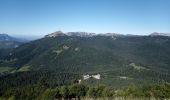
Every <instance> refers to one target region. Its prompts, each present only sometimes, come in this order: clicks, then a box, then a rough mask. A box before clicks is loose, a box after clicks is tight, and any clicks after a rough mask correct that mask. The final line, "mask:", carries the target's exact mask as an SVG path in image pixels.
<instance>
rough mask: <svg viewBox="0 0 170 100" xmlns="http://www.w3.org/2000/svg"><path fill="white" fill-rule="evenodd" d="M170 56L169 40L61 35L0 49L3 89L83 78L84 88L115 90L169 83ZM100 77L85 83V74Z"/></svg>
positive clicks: (56, 83)
mask: <svg viewBox="0 0 170 100" xmlns="http://www.w3.org/2000/svg"><path fill="white" fill-rule="evenodd" d="M5 36H6V35H5ZM7 37H8V36H7ZM12 39H13V38H12ZM1 40H3V41H8V40H9V39H8V38H1ZM14 40H15V39H14ZM169 55H170V37H169V36H162V35H156V36H155V35H154V36H153V35H148V36H138V35H122V34H116V33H107V34H94V33H86V32H68V33H63V32H61V31H57V32H54V33H51V34H48V35H46V36H44V37H43V38H41V39H38V40H35V41H30V42H28V43H24V44H22V45H20V46H19V47H17V48H13V49H6V50H0V84H1V86H0V90H2V91H1V92H3V91H6V90H8V89H11V88H19V86H20V87H24V86H35V85H36V86H41V85H43V86H47V87H55V86H61V85H68V84H72V83H74V81H75V80H80V79H81V80H82V84H86V85H96V84H104V85H106V86H110V87H114V88H122V87H126V86H128V85H130V84H135V85H138V86H140V85H146V84H147V85H148V84H164V83H166V84H169V83H170V67H169V66H170V62H169V61H170V56H169ZM96 74H98V75H100V76H101V78H100V79H99V80H96V79H88V80H83V75H96Z"/></svg>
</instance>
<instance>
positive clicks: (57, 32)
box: [45, 31, 66, 37]
mask: <svg viewBox="0 0 170 100" xmlns="http://www.w3.org/2000/svg"><path fill="white" fill-rule="evenodd" d="M57 36H66V35H65V34H64V33H63V32H62V31H56V32H54V33H51V34H48V35H46V36H45V37H57Z"/></svg>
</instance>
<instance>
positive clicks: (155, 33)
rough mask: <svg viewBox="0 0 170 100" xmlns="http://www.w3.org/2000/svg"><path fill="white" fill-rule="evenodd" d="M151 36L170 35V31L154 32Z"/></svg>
mask: <svg viewBox="0 0 170 100" xmlns="http://www.w3.org/2000/svg"><path fill="white" fill-rule="evenodd" d="M150 36H170V33H158V32H154V33H151V34H150Z"/></svg>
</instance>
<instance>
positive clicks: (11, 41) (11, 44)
mask: <svg viewBox="0 0 170 100" xmlns="http://www.w3.org/2000/svg"><path fill="white" fill-rule="evenodd" d="M25 42H26V41H25V40H24V39H18V38H15V37H12V36H9V35H8V34H5V33H2V34H0V49H7V48H16V47H18V46H19V45H20V44H22V43H25Z"/></svg>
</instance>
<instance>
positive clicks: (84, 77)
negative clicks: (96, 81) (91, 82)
mask: <svg viewBox="0 0 170 100" xmlns="http://www.w3.org/2000/svg"><path fill="white" fill-rule="evenodd" d="M90 77H91V76H90V75H83V79H84V80H87V79H89V78H90Z"/></svg>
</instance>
